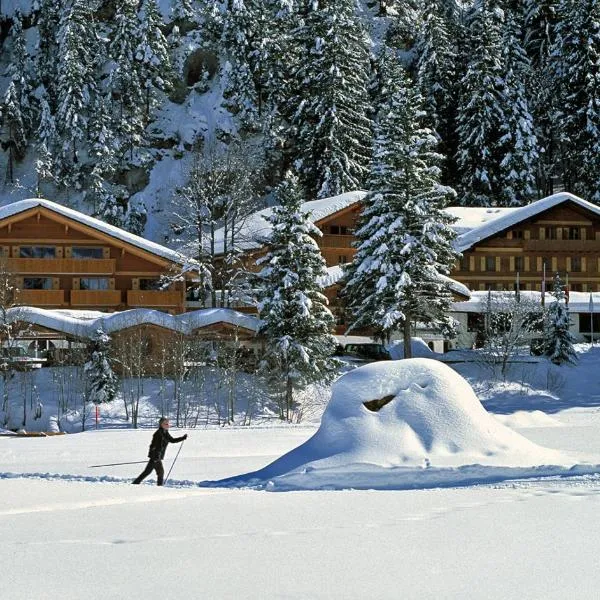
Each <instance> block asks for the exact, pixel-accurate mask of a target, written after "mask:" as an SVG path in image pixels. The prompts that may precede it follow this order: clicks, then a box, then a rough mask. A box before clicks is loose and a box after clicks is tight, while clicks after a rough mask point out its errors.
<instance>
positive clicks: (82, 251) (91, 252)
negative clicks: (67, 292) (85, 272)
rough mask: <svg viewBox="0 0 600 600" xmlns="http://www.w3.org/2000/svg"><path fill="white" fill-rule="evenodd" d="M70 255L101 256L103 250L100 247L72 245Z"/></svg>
mask: <svg viewBox="0 0 600 600" xmlns="http://www.w3.org/2000/svg"><path fill="white" fill-rule="evenodd" d="M71 256H72V257H73V258H103V257H104V252H103V250H102V248H87V247H86V246H73V248H71ZM81 289H83V288H81Z"/></svg>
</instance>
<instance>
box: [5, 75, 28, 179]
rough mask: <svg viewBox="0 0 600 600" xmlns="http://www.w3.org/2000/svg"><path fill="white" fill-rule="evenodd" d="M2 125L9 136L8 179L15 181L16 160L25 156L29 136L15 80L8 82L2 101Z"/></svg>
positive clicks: (6, 142) (7, 142)
mask: <svg viewBox="0 0 600 600" xmlns="http://www.w3.org/2000/svg"><path fill="white" fill-rule="evenodd" d="M2 125H3V129H4V132H5V135H6V137H7V140H6V141H5V142H4V144H5V146H6V147H7V150H8V160H7V163H6V180H7V181H11V182H12V181H13V169H14V161H15V160H21V159H22V158H23V157H24V156H25V150H26V148H27V137H26V135H25V125H24V124H23V115H22V114H21V107H20V103H19V93H18V92H17V86H16V85H15V82H14V81H11V82H10V83H9V84H8V88H7V90H6V93H5V94H4V101H3V103H2Z"/></svg>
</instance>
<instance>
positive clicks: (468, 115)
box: [457, 0, 504, 206]
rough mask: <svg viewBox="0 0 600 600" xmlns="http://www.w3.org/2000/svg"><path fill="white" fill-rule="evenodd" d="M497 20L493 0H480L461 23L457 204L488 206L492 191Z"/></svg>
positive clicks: (497, 113) (497, 111)
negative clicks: (463, 61)
mask: <svg viewBox="0 0 600 600" xmlns="http://www.w3.org/2000/svg"><path fill="white" fill-rule="evenodd" d="M502 19H503V12H502V11H501V10H500V8H499V6H498V4H497V0H481V1H480V2H478V3H477V4H476V5H475V7H474V9H473V12H472V14H471V15H470V18H469V21H468V23H467V27H468V29H467V31H468V36H469V37H468V43H467V48H466V49H467V53H468V57H469V61H468V64H467V71H466V74H465V75H464V77H463V78H462V80H461V94H460V98H459V107H458V127H457V133H458V156H457V162H458V168H459V171H460V175H461V185H460V196H459V201H460V203H461V204H464V205H467V206H490V205H492V204H494V203H495V196H496V195H497V192H498V186H497V182H496V171H497V165H498V164H499V157H498V154H497V147H498V139H499V136H500V126H501V124H502V122H503V116H504V115H503V114H502V110H501V106H502V100H501V97H500V95H501V91H500V89H499V82H501V80H502V72H503V69H502V56H501V53H502V49H501V39H502V38H501V30H502Z"/></svg>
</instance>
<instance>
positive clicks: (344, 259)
mask: <svg viewBox="0 0 600 600" xmlns="http://www.w3.org/2000/svg"><path fill="white" fill-rule="evenodd" d="M347 262H348V257H347V256H346V255H345V254H340V255H339V256H338V265H345V264H346V263H347Z"/></svg>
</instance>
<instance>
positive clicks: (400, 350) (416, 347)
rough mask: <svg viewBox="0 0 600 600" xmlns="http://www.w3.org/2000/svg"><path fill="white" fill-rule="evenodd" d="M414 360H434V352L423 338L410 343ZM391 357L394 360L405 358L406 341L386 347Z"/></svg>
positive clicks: (398, 341)
mask: <svg viewBox="0 0 600 600" xmlns="http://www.w3.org/2000/svg"><path fill="white" fill-rule="evenodd" d="M410 347H411V350H412V356H413V358H419V357H420V358H433V355H434V352H433V351H432V350H431V348H430V347H429V346H428V345H427V343H426V342H424V341H423V340H422V339H421V338H419V337H415V338H412V339H411V341H410ZM386 348H387V350H388V352H389V353H390V356H391V357H392V358H393V359H394V360H400V359H402V358H404V340H394V341H393V342H391V343H390V344H389V345H388V346H386Z"/></svg>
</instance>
